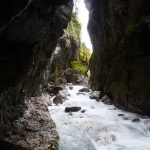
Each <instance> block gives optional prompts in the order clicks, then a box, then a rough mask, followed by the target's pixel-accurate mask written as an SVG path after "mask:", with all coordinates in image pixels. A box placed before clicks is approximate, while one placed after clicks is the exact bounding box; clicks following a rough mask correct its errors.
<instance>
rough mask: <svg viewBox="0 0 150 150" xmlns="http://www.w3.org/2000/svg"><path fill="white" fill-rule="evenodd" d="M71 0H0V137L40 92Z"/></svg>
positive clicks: (64, 25) (68, 11) (64, 26)
mask: <svg viewBox="0 0 150 150" xmlns="http://www.w3.org/2000/svg"><path fill="white" fill-rule="evenodd" d="M72 8H73V2H72V0H63V1H62V0H51V1H49V0H22V1H20V0H13V1H10V0H1V1H0V49H1V51H0V68H1V73H0V138H3V137H4V136H6V135H7V133H8V131H9V129H10V128H11V124H12V122H13V120H15V119H16V118H17V117H18V116H20V115H21V114H22V112H23V110H24V98H25V97H31V96H36V95H38V94H39V92H40V83H41V81H42V80H43V71H44V70H45V66H46V65H47V63H48V61H49V58H50V57H51V54H52V51H53V49H54V48H55V46H56V43H57V39H58V38H59V37H60V36H61V35H62V34H63V29H64V28H66V27H67V24H68V22H69V21H70V17H71V12H72Z"/></svg>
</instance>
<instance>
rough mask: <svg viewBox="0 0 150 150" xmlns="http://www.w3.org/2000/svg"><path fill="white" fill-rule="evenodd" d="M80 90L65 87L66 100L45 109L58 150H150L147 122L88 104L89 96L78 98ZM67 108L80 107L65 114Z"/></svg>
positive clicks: (99, 104) (91, 102)
mask: <svg viewBox="0 0 150 150" xmlns="http://www.w3.org/2000/svg"><path fill="white" fill-rule="evenodd" d="M81 88H82V87H81V86H73V89H72V90H70V89H69V87H67V90H68V92H69V94H70V96H67V99H68V100H66V101H65V102H64V103H63V104H59V105H55V104H53V105H52V106H50V107H49V112H50V114H51V116H52V119H53V120H54V122H55V123H56V129H57V131H58V134H59V136H60V141H59V144H60V150H150V119H149V118H146V117H143V116H139V115H137V114H134V113H129V112H126V111H122V110H119V109H116V108H115V107H114V106H113V105H105V104H104V103H102V102H97V101H95V100H91V99H90V98H89V95H90V92H87V93H85V92H83V94H80V95H78V94H77V93H78V91H79V89H81ZM52 100H53V99H51V101H52ZM67 106H68V107H71V106H80V107H81V110H80V111H78V112H74V113H65V111H64V110H65V108H66V107H67ZM82 110H85V112H84V113H83V112H81V111H82ZM137 118H138V119H137Z"/></svg>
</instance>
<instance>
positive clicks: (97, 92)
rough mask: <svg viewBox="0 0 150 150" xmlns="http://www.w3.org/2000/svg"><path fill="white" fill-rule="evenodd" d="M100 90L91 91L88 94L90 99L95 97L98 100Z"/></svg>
mask: <svg viewBox="0 0 150 150" xmlns="http://www.w3.org/2000/svg"><path fill="white" fill-rule="evenodd" d="M99 96H100V91H93V92H92V93H91V95H90V99H96V100H99Z"/></svg>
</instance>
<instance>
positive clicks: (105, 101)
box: [101, 95, 112, 105]
mask: <svg viewBox="0 0 150 150" xmlns="http://www.w3.org/2000/svg"><path fill="white" fill-rule="evenodd" d="M101 100H102V102H103V103H104V104H107V105H111V104H112V103H111V99H110V98H109V97H108V96H107V95H104V96H103V97H102V98H101Z"/></svg>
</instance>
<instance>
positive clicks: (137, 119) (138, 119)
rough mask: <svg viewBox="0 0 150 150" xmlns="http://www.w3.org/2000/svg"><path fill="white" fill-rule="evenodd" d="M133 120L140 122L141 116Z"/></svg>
mask: <svg viewBox="0 0 150 150" xmlns="http://www.w3.org/2000/svg"><path fill="white" fill-rule="evenodd" d="M132 122H140V118H134V119H133V120H132Z"/></svg>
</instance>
